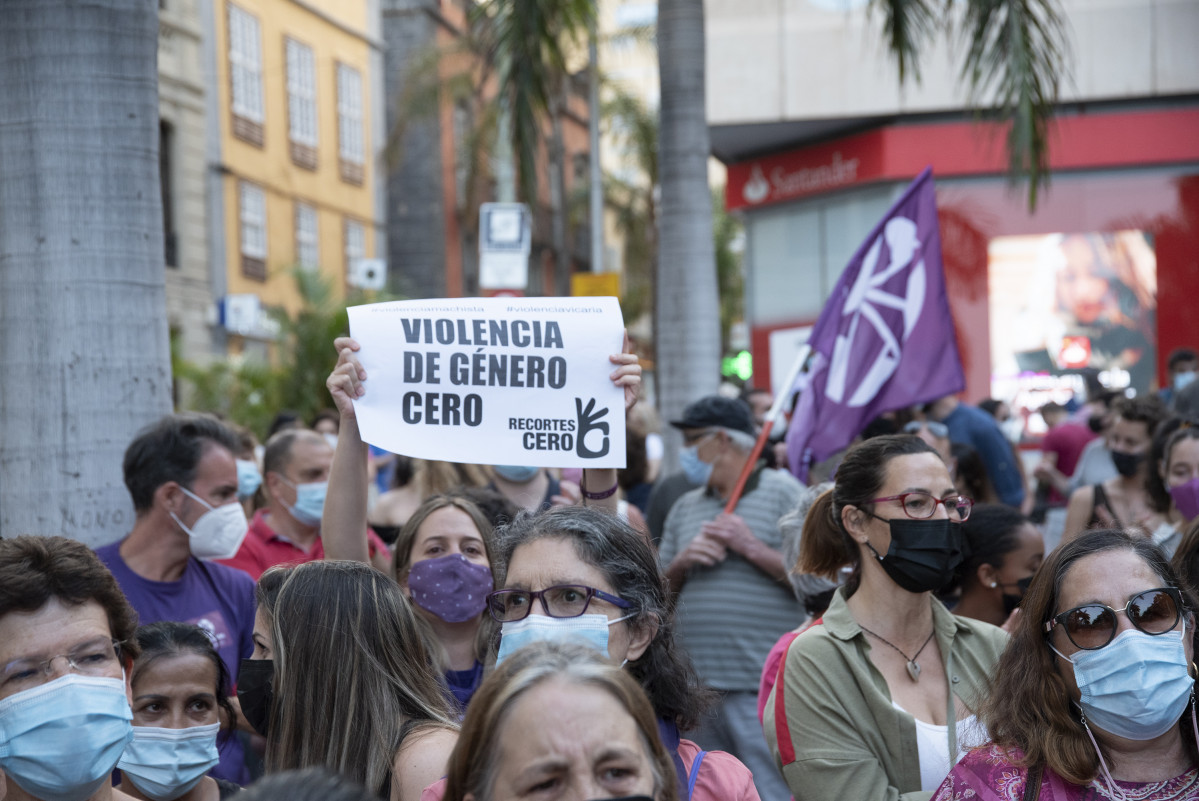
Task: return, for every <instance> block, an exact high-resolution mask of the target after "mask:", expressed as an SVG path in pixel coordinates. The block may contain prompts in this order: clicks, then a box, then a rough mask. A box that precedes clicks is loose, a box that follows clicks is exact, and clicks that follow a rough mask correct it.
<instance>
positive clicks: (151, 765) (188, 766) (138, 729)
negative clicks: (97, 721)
mask: <svg viewBox="0 0 1199 801" xmlns="http://www.w3.org/2000/svg"><path fill="white" fill-rule="evenodd" d="M220 728H221V725H220V724H219V723H213V724H210V725H208V726H192V727H190V728H186V729H160V728H157V727H155V726H134V727H133V740H132V741H131V742H130V743H129V745H127V746H126V747H125V753H123V754H121V760H120V761H119V762H117V768H119V769H120V771H121V773H122V774H123V775H124V776H125V778H126V779H128V780H129V781H131V782H133V786H134V787H136V788H137V789H139V790H141V791H142V793H143V794H145V795H147V796H149V797H150V798H152V799H154V801H173V799H176V798H178V797H179V796H181V795H183V794H184V793H186V792H187V791H188V790H190V789H192V788H193V787H195V786H196V785H197V784H199V783H200V779H203V778H204V775H205V774H206V773H208V771H209V770H211V769H212V768H213V767H214V766H216V764H217V763H218V762H220V761H221V755H220V753H218V751H217V747H216V735H217V732H218V731H220Z"/></svg>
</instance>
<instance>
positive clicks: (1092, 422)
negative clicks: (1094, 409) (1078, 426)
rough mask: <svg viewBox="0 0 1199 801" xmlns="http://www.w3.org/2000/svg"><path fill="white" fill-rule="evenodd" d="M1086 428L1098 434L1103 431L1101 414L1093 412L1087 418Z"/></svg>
mask: <svg viewBox="0 0 1199 801" xmlns="http://www.w3.org/2000/svg"><path fill="white" fill-rule="evenodd" d="M1087 428H1089V429H1091V431H1092V432H1094V433H1096V434H1098V433H1099V432H1101V431H1103V415H1100V414H1093V415H1091V416H1090V417H1088V418H1087Z"/></svg>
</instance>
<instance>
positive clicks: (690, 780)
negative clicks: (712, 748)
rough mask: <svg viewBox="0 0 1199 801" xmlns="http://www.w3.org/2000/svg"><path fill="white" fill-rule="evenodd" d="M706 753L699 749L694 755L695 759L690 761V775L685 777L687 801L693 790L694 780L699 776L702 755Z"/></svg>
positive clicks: (702, 759) (689, 799) (689, 800)
mask: <svg viewBox="0 0 1199 801" xmlns="http://www.w3.org/2000/svg"><path fill="white" fill-rule="evenodd" d="M707 755H708V752H707V751H700V752H699V753H698V754H696V755H695V761H694V762H692V763H691V775H689V776H688V777H687V801H691V794H692V793H694V792H695V781H696V780H697V779H698V778H699V766H700V765H702V764H703V761H704V757H705V756H707Z"/></svg>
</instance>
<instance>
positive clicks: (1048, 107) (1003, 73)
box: [962, 0, 1067, 209]
mask: <svg viewBox="0 0 1199 801" xmlns="http://www.w3.org/2000/svg"><path fill="white" fill-rule="evenodd" d="M965 15H966V16H965V20H964V22H963V34H964V35H965V36H966V37H967V38H968V40H969V42H968V49H967V52H966V59H965V63H964V64H963V66H962V77H963V78H965V79H966V80H967V83H968V86H969V90H970V102H971V104H972V105H974V106H978V105H980V101H981V102H985V103H986V104H987V105H988V106H992V107H993V108H994V109H995V111H996V112H997V113H998V114H999V115H1000V116H1001V117H1002V118H1003V119H1005V120H1007V121H1009V122H1010V125H1011V128H1010V129H1009V131H1008V137H1007V150H1008V175H1009V179H1010V180H1011V181H1013V182H1015V181H1016V180H1018V179H1019V178H1020V177H1027V179H1028V205H1029V208H1030V209H1035V208H1036V205H1037V192H1038V190H1039V189H1040V187H1041V186H1042V185H1045V184H1047V183H1048V180H1049V122H1050V120H1051V119H1052V116H1053V110H1054V107H1055V105H1056V104H1057V100H1058V94H1059V89H1060V82H1061V76H1062V74H1063V72H1064V70H1065V64H1066V52H1065V51H1066V48H1067V44H1066V35H1065V25H1064V24H1063V22H1062V17H1061V14H1060V12H1059V10H1058V0H972V2H969V3H966V9H965Z"/></svg>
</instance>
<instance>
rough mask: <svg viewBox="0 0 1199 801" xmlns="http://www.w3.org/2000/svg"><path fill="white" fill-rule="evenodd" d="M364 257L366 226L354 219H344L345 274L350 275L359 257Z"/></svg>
mask: <svg viewBox="0 0 1199 801" xmlns="http://www.w3.org/2000/svg"><path fill="white" fill-rule="evenodd" d="M365 258H366V227H365V226H364V225H363V224H362V223H360V222H357V221H355V220H346V275H347V276H348V275H350V274H351V272H352V271H353V269H354V265H355V264H357V262H358V261H359V259H365Z"/></svg>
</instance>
